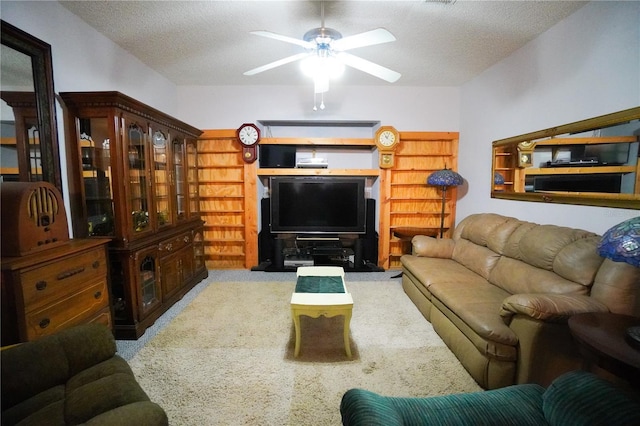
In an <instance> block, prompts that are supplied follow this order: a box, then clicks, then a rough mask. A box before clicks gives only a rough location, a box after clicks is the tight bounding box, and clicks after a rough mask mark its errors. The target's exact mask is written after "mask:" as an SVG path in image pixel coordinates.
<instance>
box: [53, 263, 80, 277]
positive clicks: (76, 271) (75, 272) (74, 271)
mask: <svg viewBox="0 0 640 426" xmlns="http://www.w3.org/2000/svg"><path fill="white" fill-rule="evenodd" d="M83 272H84V266H83V267H81V268H76V269H71V270H69V271H66V272H63V273H61V274H58V276H57V277H56V278H58V279H59V280H64V279H65V278H69V277H72V276H74V275H78V274H81V273H83Z"/></svg>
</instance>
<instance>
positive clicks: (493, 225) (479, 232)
mask: <svg viewBox="0 0 640 426" xmlns="http://www.w3.org/2000/svg"><path fill="white" fill-rule="evenodd" d="M523 223H526V222H522V221H520V220H518V219H515V218H512V217H507V216H500V215H498V214H494V213H482V214H474V215H470V216H467V217H466V218H465V219H464V221H462V222H461V223H460V225H459V226H458V227H457V228H456V231H455V232H454V236H453V239H454V240H455V241H458V240H459V239H465V240H469V241H471V242H472V243H474V244H477V245H480V246H484V247H488V248H489V249H491V250H492V251H494V252H496V253H499V254H502V253H503V250H504V246H505V244H506V242H507V241H508V239H509V237H510V236H511V234H512V233H513V232H514V231H515V230H516V229H517V228H519V227H520V226H521V225H522V224H523Z"/></svg>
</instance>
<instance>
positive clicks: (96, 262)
mask: <svg viewBox="0 0 640 426" xmlns="http://www.w3.org/2000/svg"><path fill="white" fill-rule="evenodd" d="M91 266H92V267H93V269H98V268H99V267H100V261H98V260H96V261H95V262H93V263H92V264H91Z"/></svg>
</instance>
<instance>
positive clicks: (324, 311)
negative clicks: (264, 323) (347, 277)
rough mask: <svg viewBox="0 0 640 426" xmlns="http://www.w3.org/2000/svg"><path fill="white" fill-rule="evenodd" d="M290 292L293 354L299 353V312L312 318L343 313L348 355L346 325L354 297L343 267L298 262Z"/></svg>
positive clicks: (345, 345) (344, 335) (348, 355)
mask: <svg viewBox="0 0 640 426" xmlns="http://www.w3.org/2000/svg"><path fill="white" fill-rule="evenodd" d="M296 276H297V283H296V289H295V291H294V293H293V294H292V295H291V315H292V317H293V324H294V326H295V330H296V345H295V350H294V356H296V357H297V356H298V355H299V354H300V315H306V316H308V317H311V318H318V317H320V316H324V317H327V318H328V317H335V316H338V315H343V316H344V326H343V337H344V347H345V351H346V352H347V357H349V358H351V345H350V344H349V326H350V324H351V312H352V309H353V298H352V297H351V294H350V293H349V292H347V287H346V285H345V283H344V269H342V268H341V267H339V266H301V267H299V268H298V272H297V273H296Z"/></svg>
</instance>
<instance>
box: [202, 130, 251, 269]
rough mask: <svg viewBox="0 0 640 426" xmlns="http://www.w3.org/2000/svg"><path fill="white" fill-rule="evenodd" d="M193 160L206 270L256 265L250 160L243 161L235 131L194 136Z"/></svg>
mask: <svg viewBox="0 0 640 426" xmlns="http://www.w3.org/2000/svg"><path fill="white" fill-rule="evenodd" d="M198 163H199V164H198V175H199V180H200V210H201V215H202V219H203V220H204V221H205V225H204V253H205V262H206V265H207V269H244V268H247V267H250V266H251V265H252V264H257V261H258V256H257V247H256V246H257V220H256V219H255V217H256V216H257V200H256V198H257V195H256V171H255V163H254V164H246V163H245V162H244V161H243V160H242V148H241V146H240V143H239V142H238V141H237V140H236V134H235V130H207V131H205V132H204V133H203V134H202V136H201V137H200V138H199V140H198ZM254 222H256V223H254ZM253 240H256V241H255V242H254V241H253Z"/></svg>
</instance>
